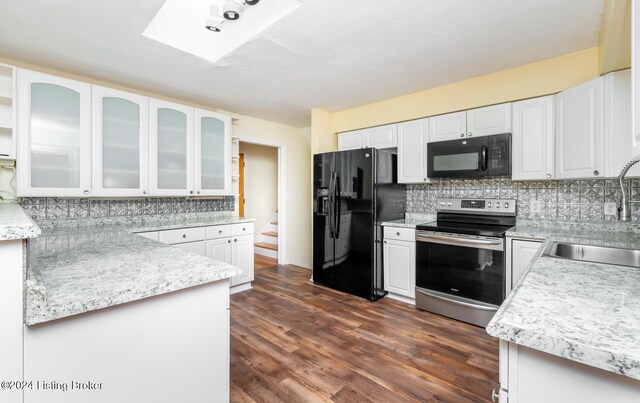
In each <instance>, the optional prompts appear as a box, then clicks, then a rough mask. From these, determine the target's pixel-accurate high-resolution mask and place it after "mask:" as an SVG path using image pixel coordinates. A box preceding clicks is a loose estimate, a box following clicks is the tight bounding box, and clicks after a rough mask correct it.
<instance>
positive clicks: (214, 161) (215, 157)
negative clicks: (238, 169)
mask: <svg viewBox="0 0 640 403" xmlns="http://www.w3.org/2000/svg"><path fill="white" fill-rule="evenodd" d="M195 119H196V125H195V129H196V130H195V131H196V132H195V136H196V139H195V140H196V141H195V171H196V172H195V175H196V178H195V179H196V183H195V185H196V186H195V187H196V194H198V195H225V194H229V193H230V189H231V119H230V118H229V117H228V116H225V115H222V114H219V113H214V112H209V111H204V110H200V109H196V111H195Z"/></svg>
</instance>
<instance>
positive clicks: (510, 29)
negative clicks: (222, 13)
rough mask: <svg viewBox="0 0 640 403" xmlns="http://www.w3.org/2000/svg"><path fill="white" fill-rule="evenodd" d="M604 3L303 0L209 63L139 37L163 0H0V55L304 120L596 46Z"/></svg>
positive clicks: (221, 105) (299, 121) (224, 105)
mask: <svg viewBox="0 0 640 403" xmlns="http://www.w3.org/2000/svg"><path fill="white" fill-rule="evenodd" d="M262 1H264V2H267V1H276V0H262ZM603 1H604V0H517V1H514V0H482V1H478V0H302V3H303V6H301V7H299V8H297V9H296V10H294V11H293V12H291V13H290V14H288V15H286V16H285V17H284V18H282V19H281V20H279V21H278V22H276V23H275V24H273V25H271V26H270V27H269V28H268V29H266V30H264V31H262V32H261V33H259V34H258V35H256V36H254V37H253V38H252V39H250V40H249V41H247V42H245V43H244V44H242V45H241V46H239V47H238V48H237V49H235V50H234V51H233V52H231V53H229V54H228V55H227V56H226V57H224V58H222V59H220V60H219V61H218V62H216V63H210V62H208V61H206V60H204V59H202V58H199V57H196V56H193V55H191V54H189V53H185V52H182V51H180V50H177V49H175V48H173V47H171V46H167V45H164V44H161V43H159V42H157V41H155V40H152V39H149V38H147V37H145V36H143V35H142V32H143V31H144V30H145V28H146V27H147V25H148V24H149V23H150V22H151V21H152V19H153V18H154V16H155V15H156V14H157V13H158V11H159V10H160V9H161V7H162V6H163V4H164V0H136V1H134V2H132V1H127V0H108V1H107V0H102V1H84V0H57V1H51V0H21V1H3V2H0V16H2V24H0V56H3V57H8V58H13V59H17V60H21V61H24V62H27V63H33V64H38V65H43V66H46V67H51V68H54V69H59V70H64V71H68V72H71V73H76V74H81V75H89V76H92V77H96V78H99V79H102V80H105V81H110V82H114V83H117V84H121V85H126V86H131V87H134V88H138V89H141V90H146V91H151V92H156V93H160V94H165V95H168V96H173V97H176V98H184V99H187V100H190V101H193V102H198V103H202V104H205V105H209V106H211V107H212V108H219V109H225V110H230V111H234V112H237V113H241V114H245V115H251V116H255V117H259V118H264V119H269V120H273V121H276V122H282V123H286V124H290V125H293V126H297V127H304V126H307V125H309V123H310V110H311V109H312V108H316V107H319V108H325V109H328V110H330V111H338V110H342V109H346V108H350V107H354V106H359V105H362V104H366V103H370V102H374V101H378V100H382V99H387V98H391V97H395V96H399V95H404V94H407V93H410V92H415V91H418V90H421V89H426V88H432V87H436V86H439V85H443V84H446V83H450V82H455V81H459V80H464V79H467V78H471V77H475V76H478V75H482V74H487V73H491V72H494V71H499V70H502V69H506V68H510V67H515V66H518V65H522V64H526V63H530V62H534V61H538V60H542V59H546V58H550V57H554V56H558V55H562V54H566V53H571V52H574V51H578V50H582V49H586V48H589V47H592V46H595V45H596V44H597V41H598V28H599V24H600V13H601V12H602V8H603ZM256 7H257V6H256ZM211 34H212V35H213V34H214V33H211Z"/></svg>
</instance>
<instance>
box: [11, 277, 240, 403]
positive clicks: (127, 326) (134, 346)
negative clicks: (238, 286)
mask: <svg viewBox="0 0 640 403" xmlns="http://www.w3.org/2000/svg"><path fill="white" fill-rule="evenodd" d="M158 275H159V276H160V275H162V274H161V273H158ZM228 283H229V281H228V280H221V281H217V282H214V283H210V284H204V285H201V286H198V287H192V288H188V289H185V290H182V291H180V292H171V293H167V294H162V295H157V296H155V297H151V298H145V299H142V300H139V301H134V302H131V303H128V304H122V305H118V306H114V307H111V308H109V309H102V310H99V311H96V312H91V313H87V314H84V315H76V316H73V317H70V318H66V319H64V320H56V321H52V322H47V323H43V324H40V325H38V326H24V336H23V337H24V356H23V360H24V379H25V380H33V381H34V384H35V382H36V381H40V385H41V387H40V388H35V387H34V388H32V389H26V390H25V391H24V402H29V403H85V402H92V403H112V402H154V403H173V402H201V401H211V402H228V401H229V385H230V379H229V356H230V349H229V285H228ZM20 290H21V288H20ZM2 328H4V323H3V326H2ZM21 330H22V329H21ZM21 337H22V336H21ZM0 348H1V347H0ZM21 352H22V351H20V353H21ZM21 355H22V354H21ZM5 364H6V362H5V361H4V360H3V363H2V365H0V368H4V367H5ZM3 375H4V374H3ZM8 375H10V374H8ZM18 376H19V377H18V378H15V377H14V376H13V375H12V376H11V377H8V378H5V379H11V380H20V379H22V374H20V375H18ZM43 381H45V382H57V384H58V385H60V384H61V383H64V384H67V385H68V387H69V389H68V390H67V391H66V392H63V391H62V390H60V389H59V388H58V389H44V388H43V387H42V382H43ZM72 381H74V382H82V383H83V384H85V383H86V382H87V381H91V382H92V383H99V384H101V385H102V387H101V389H99V390H98V389H96V390H90V389H78V387H77V386H76V387H75V388H74V390H71V386H70V385H69V384H70V383H71V382H72ZM185 385H189V387H185ZM3 392H4V391H1V392H0V394H1V395H2V396H3V398H2V401H3V402H8V401H9V402H12V401H13V400H6V399H4V394H3ZM19 396H20V400H18V401H20V402H22V401H23V400H22V394H20V395H19Z"/></svg>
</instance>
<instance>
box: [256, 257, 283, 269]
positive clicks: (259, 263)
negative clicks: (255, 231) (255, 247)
mask: <svg viewBox="0 0 640 403" xmlns="http://www.w3.org/2000/svg"><path fill="white" fill-rule="evenodd" d="M277 264H278V259H274V258H272V257H268V256H263V255H258V254H257V253H256V254H255V255H253V268H254V269H255V270H260V269H264V268H266V267H272V266H275V265H277Z"/></svg>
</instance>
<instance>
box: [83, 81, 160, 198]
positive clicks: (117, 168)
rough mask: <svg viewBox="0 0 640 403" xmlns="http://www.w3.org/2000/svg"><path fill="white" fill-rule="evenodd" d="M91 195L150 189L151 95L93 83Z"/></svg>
mask: <svg viewBox="0 0 640 403" xmlns="http://www.w3.org/2000/svg"><path fill="white" fill-rule="evenodd" d="M92 98H93V103H92V109H93V142H92V149H93V153H92V165H93V170H92V172H93V182H92V195H93V196H103V197H124V196H134V197H135V196H137V197H142V196H145V195H147V194H148V193H149V98H147V97H143V96H140V95H136V94H131V93H129V92H123V91H118V90H114V89H111V88H105V87H100V86H97V85H94V86H93V87H92Z"/></svg>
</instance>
